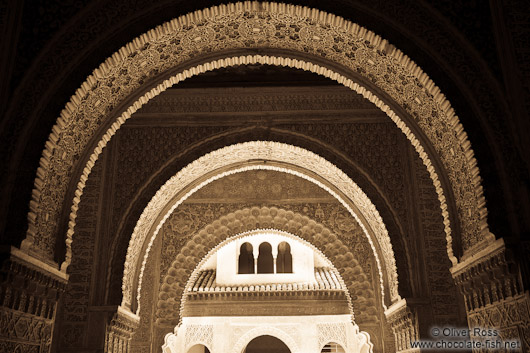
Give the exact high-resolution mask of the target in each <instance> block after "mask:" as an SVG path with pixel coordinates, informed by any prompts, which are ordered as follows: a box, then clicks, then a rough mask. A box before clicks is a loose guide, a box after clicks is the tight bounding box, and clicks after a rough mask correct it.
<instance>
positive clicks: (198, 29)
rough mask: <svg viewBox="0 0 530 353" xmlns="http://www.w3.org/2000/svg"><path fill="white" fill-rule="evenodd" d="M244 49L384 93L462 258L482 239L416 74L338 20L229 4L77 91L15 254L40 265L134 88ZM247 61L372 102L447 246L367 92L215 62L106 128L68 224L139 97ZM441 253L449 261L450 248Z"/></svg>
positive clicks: (462, 137)
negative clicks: (92, 143)
mask: <svg viewBox="0 0 530 353" xmlns="http://www.w3.org/2000/svg"><path fill="white" fill-rule="evenodd" d="M250 29H252V30H250ZM248 47H254V48H258V47H269V48H278V49H282V48H286V49H289V50H292V51H295V52H300V53H308V54H310V55H315V56H320V57H325V58H326V59H327V60H330V61H332V62H335V63H337V64H339V65H343V66H345V67H347V68H349V69H351V70H353V71H355V72H357V73H358V74H359V75H361V76H363V77H365V78H367V79H368V80H370V81H371V82H372V83H373V84H374V85H376V86H377V87H379V89H381V90H383V91H385V92H386V93H387V94H388V95H389V96H390V97H392V99H393V100H395V101H396V102H397V103H398V104H400V105H401V106H402V107H403V108H404V109H405V110H406V111H407V112H408V113H409V114H410V115H411V116H412V117H413V118H414V119H415V121H416V123H417V124H418V126H419V127H420V128H421V129H422V130H423V132H424V133H425V135H426V136H427V137H428V139H429V140H430V143H431V144H432V145H433V146H434V148H435V150H436V153H437V154H438V155H439V156H440V158H441V160H442V162H443V164H444V167H445V169H446V172H447V173H448V177H449V180H450V183H451V187H452V191H453V193H454V195H455V199H456V204H457V210H458V213H459V218H460V222H461V229H462V234H465V238H464V239H463V246H464V249H470V248H471V247H473V245H475V244H477V243H479V242H480V241H482V240H483V239H484V237H487V236H488V235H487V234H488V232H487V225H486V223H485V217H486V209H485V207H484V202H483V197H482V189H481V186H480V179H479V178H478V177H477V176H478V169H477V168H476V163H475V160H474V157H473V153H472V151H471V149H470V146H469V143H468V142H467V137H466V134H465V133H464V132H463V129H462V127H461V125H460V124H459V122H458V119H457V117H456V116H455V115H454V112H453V111H452V109H451V107H450V105H449V104H448V102H447V101H446V100H445V98H444V96H443V95H442V94H441V93H440V91H439V90H438V88H437V87H436V86H435V85H434V84H433V83H432V81H431V80H430V79H429V78H428V77H427V75H425V74H424V73H423V72H422V71H421V69H419V68H418V67H417V66H416V65H415V64H414V63H412V62H411V60H410V59H409V58H407V57H406V56H404V55H403V54H402V53H401V52H400V51H399V50H397V49H395V48H394V47H392V46H391V45H390V44H388V43H387V42H386V41H384V40H381V38H380V37H378V36H376V35H374V34H373V33H371V32H369V31H366V30H364V29H363V28H360V27H359V26H357V25H355V24H352V23H350V22H348V21H345V20H343V19H341V18H338V17H334V16H331V15H327V14H324V13H321V12H319V11H311V10H310V9H307V8H301V7H297V6H290V5H284V4H275V3H245V4H243V3H238V4H229V5H226V6H225V5H223V6H220V7H216V8H212V9H210V10H206V11H202V12H197V13H195V14H194V15H191V16H185V17H182V18H179V19H177V20H174V21H171V22H168V23H166V24H164V25H162V26H160V27H159V28H157V29H156V30H153V31H151V32H150V35H143V36H142V37H141V38H140V39H139V40H136V41H134V42H132V43H130V44H129V45H128V46H126V47H123V48H122V49H121V50H120V51H119V52H117V53H115V54H114V55H113V57H112V58H109V60H107V62H105V63H104V64H102V65H101V66H100V68H98V69H96V70H95V71H94V74H93V75H91V76H90V77H89V78H88V80H87V81H86V82H85V83H84V84H83V85H82V87H80V89H79V90H78V91H77V92H76V95H75V96H74V97H72V101H71V102H70V103H68V105H67V107H66V109H65V110H64V111H63V112H62V114H61V117H60V118H59V119H58V120H57V124H56V126H55V127H54V129H53V132H52V134H51V135H50V139H49V141H48V143H47V145H46V150H45V151H44V153H43V157H42V159H41V167H40V168H39V170H38V177H37V180H36V182H35V190H34V193H33V201H32V203H31V210H30V213H29V216H28V218H29V229H28V233H27V238H26V240H25V241H24V242H23V245H22V247H23V249H25V250H26V251H31V252H34V253H36V254H38V256H40V257H42V258H46V259H52V258H53V245H54V244H55V240H54V239H55V236H56V234H57V219H58V215H59V212H60V210H59V209H58V205H62V204H63V202H62V200H63V199H64V195H65V192H66V187H67V185H68V184H69V183H68V181H69V178H70V176H71V174H72V168H73V165H74V164H75V162H76V161H77V158H78V156H80V155H81V154H82V153H81V152H82V151H83V150H84V149H85V148H86V146H87V143H88V141H89V140H90V138H91V137H92V136H93V135H94V133H95V131H96V130H97V128H98V127H99V126H100V125H101V124H102V123H103V121H105V120H106V119H107V116H108V114H109V112H110V111H112V109H113V108H114V107H116V106H117V105H118V103H119V102H121V101H123V100H124V99H125V97H127V96H128V95H129V94H131V93H132V92H133V91H134V90H136V89H138V88H139V87H140V85H141V84H142V83H143V82H145V80H147V79H148V78H150V77H153V76H154V75H157V74H158V73H161V72H163V71H165V70H167V69H169V68H170V67H172V66H174V65H177V64H179V63H184V62H185V61H186V60H188V59H190V58H192V57H194V58H196V57H198V56H200V55H201V54H206V53H212V52H217V51H220V50H224V49H229V48H248ZM251 61H254V62H262V63H271V64H277V65H278V64H282V65H294V66H296V65H301V67H305V68H306V69H309V70H313V71H314V72H317V73H321V74H327V75H329V77H331V78H334V79H338V80H339V81H340V82H341V83H343V84H345V85H347V86H349V87H352V88H353V89H355V90H357V91H358V92H359V93H361V94H363V95H364V96H366V97H367V98H369V99H370V100H372V101H374V102H376V104H377V105H378V106H379V107H381V109H383V110H384V111H385V112H387V114H389V116H390V117H391V118H392V119H393V120H394V121H395V122H396V123H397V124H398V126H399V127H400V128H401V129H402V130H403V131H404V132H405V134H406V135H407V136H408V137H409V139H411V142H412V143H413V145H414V146H415V147H416V148H417V150H418V152H419V153H420V156H421V157H422V159H423V161H424V163H425V164H426V165H427V166H428V168H429V171H430V174H431V178H432V179H433V181H434V183H435V185H436V187H437V192H438V196H439V198H440V201H441V202H442V211H443V213H444V217H445V218H446V219H445V223H446V229H445V231H446V233H447V239H448V243H450V240H451V237H450V226H449V222H448V215H447V210H446V209H445V207H444V205H445V197H444V195H443V192H442V189H441V187H440V186H439V181H438V177H437V175H436V172H435V171H434V168H433V167H432V165H431V163H430V160H429V158H428V156H427V155H426V153H425V152H424V149H423V147H422V146H421V145H420V142H419V141H418V139H417V138H416V137H415V136H414V135H413V134H412V133H411V131H410V129H409V128H408V127H407V126H405V124H404V123H403V122H402V121H401V120H400V119H399V118H398V117H397V116H396V115H395V113H393V112H392V111H390V110H389V108H388V107H387V106H386V105H384V104H383V103H381V102H380V101H378V100H377V98H376V97H375V96H374V95H373V94H372V93H370V92H368V91H366V89H364V88H362V87H360V86H359V85H357V84H354V83H352V82H351V81H348V79H346V78H344V77H340V76H339V75H337V74H336V73H330V72H329V73H328V71H329V70H328V71H326V70H325V69H323V68H318V67H317V66H315V65H312V64H308V63H305V64H304V63H302V62H301V61H296V60H294V61H293V60H291V59H289V61H286V60H285V59H281V60H280V59H272V58H269V59H266V58H265V57H261V58H257V57H256V58H254V59H252V58H251V59H248V58H247V59H245V58H239V59H234V60H228V61H223V62H221V61H219V62H217V63H214V64H213V65H207V66H206V67H201V68H198V69H196V70H191V71H189V72H186V73H185V74H183V75H180V76H179V77H178V78H176V79H172V80H168V81H167V82H166V83H164V84H163V85H162V86H160V87H157V88H156V89H154V91H153V92H151V93H149V94H147V95H146V96H144V97H142V98H141V99H140V101H138V102H136V103H135V104H134V105H133V106H132V107H130V108H129V109H128V110H127V112H126V113H125V114H124V115H123V116H121V117H120V118H118V120H117V121H116V122H115V123H114V124H113V125H112V127H111V129H110V130H109V131H108V133H107V135H106V136H105V137H104V139H103V140H101V141H100V143H99V144H98V147H97V148H96V150H95V151H94V154H93V155H92V157H91V159H90V161H89V162H88V164H87V166H86V168H85V170H84V174H83V176H82V177H81V179H80V181H79V184H78V191H77V192H76V195H78V196H77V197H76V199H75V200H74V205H73V206H72V213H71V223H73V224H75V219H76V209H77V203H78V202H79V197H80V195H81V194H82V192H83V188H84V183H85V181H86V178H87V177H88V174H89V173H90V170H91V168H92V166H93V164H94V162H95V160H96V159H97V157H98V155H99V153H101V149H102V148H104V146H105V144H106V142H107V141H108V140H109V139H110V137H111V136H112V135H113V134H114V133H115V131H116V130H117V129H118V128H119V126H120V125H121V124H122V123H123V122H124V121H125V120H126V119H127V118H128V117H129V116H130V114H131V113H132V112H134V111H135V110H137V109H138V108H139V107H140V106H141V105H142V104H144V103H145V102H146V101H147V100H148V99H149V98H152V96H154V95H156V94H158V93H159V92H160V91H161V90H163V89H165V88H166V87H168V86H169V85H171V84H174V83H176V82H178V81H179V80H182V79H184V78H185V77H186V76H190V75H193V74H196V73H198V72H201V70H202V71H204V70H205V69H207V70H210V69H214V68H216V67H220V66H226V65H234V64H239V63H245V62H246V63H250V62H251ZM304 65H305V66H304ZM164 85H165V86H164ZM72 236H73V226H72V228H70V229H69V231H68V235H67V237H68V240H67V249H68V250H67V261H66V263H65V265H66V266H67V265H68V263H69V261H70V257H71V255H70V253H69V251H70V250H69V243H70V241H71V237H72ZM449 245H450V244H449ZM448 251H449V253H450V255H451V252H450V246H449V247H448Z"/></svg>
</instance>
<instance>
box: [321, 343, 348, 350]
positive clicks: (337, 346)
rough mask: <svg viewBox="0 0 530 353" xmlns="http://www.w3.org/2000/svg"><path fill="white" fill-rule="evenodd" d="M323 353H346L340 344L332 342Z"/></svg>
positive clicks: (324, 348) (325, 347)
mask: <svg viewBox="0 0 530 353" xmlns="http://www.w3.org/2000/svg"><path fill="white" fill-rule="evenodd" d="M321 353H345V352H344V348H342V346H341V345H340V344H338V343H335V342H330V343H328V344H326V345H325V346H324V347H323V348H322V351H321Z"/></svg>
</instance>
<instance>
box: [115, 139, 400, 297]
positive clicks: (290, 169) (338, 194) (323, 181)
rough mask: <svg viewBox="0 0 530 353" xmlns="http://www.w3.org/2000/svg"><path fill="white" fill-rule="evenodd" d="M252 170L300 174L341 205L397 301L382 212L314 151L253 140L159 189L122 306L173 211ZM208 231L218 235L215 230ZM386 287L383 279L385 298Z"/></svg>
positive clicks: (137, 237)
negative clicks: (219, 183) (211, 186)
mask: <svg viewBox="0 0 530 353" xmlns="http://www.w3.org/2000/svg"><path fill="white" fill-rule="evenodd" d="M249 161H250V162H249ZM275 164H276V165H275ZM251 169H269V170H277V171H283V172H286V173H290V174H294V175H297V176H299V177H301V178H304V179H306V180H308V181H311V182H313V183H315V184H317V185H318V186H320V187H321V188H323V189H324V190H326V191H328V192H329V193H330V194H331V195H333V196H334V197H335V198H336V199H337V200H338V201H340V202H341V203H342V205H343V206H344V207H345V208H346V209H347V210H348V212H349V213H350V214H351V215H352V216H353V217H354V218H355V219H356V220H357V222H358V223H359V225H360V226H361V228H362V229H363V231H364V233H365V234H366V235H367V238H368V241H369V243H370V245H371V247H372V251H373V253H374V256H375V259H376V263H377V266H378V270H379V271H380V273H381V274H382V277H386V281H388V282H387V283H388V289H389V292H390V293H389V294H390V295H389V297H390V300H391V301H392V302H394V301H396V300H398V299H399V298H400V297H399V293H398V280H397V269H396V264H395V257H394V252H393V250H392V244H391V241H390V238H389V236H388V233H387V231H386V227H385V225H384V223H383V221H382V219H381V217H380V216H379V213H378V211H377V210H376V208H375V206H374V205H373V204H372V202H371V201H370V200H369V199H368V197H367V196H366V194H364V192H363V191H362V190H361V189H360V188H359V187H358V186H357V185H356V184H355V183H354V182H353V181H352V180H351V179H350V178H349V177H348V176H347V175H345V174H344V173H343V172H342V171H340V170H339V169H338V168H337V167H335V166H334V165H333V164H331V163H329V162H327V161H326V160H324V159H323V158H321V157H319V156H317V155H315V154H314V153H312V152H309V151H307V150H304V149H301V148H298V147H294V146H290V145H286V144H281V143H277V142H270V141H268V142H267V141H254V142H247V143H241V144H237V145H232V146H229V147H225V148H222V149H219V150H216V151H214V152H211V153H209V154H207V155H205V156H203V157H201V158H199V159H197V160H196V161H195V162H193V163H191V164H190V165H188V166H187V167H185V168H184V169H182V170H181V171H180V172H179V173H177V174H176V175H175V176H173V177H172V178H171V179H169V180H168V181H167V182H166V183H165V184H164V186H162V188H160V189H159V190H158V192H157V193H156V195H155V196H154V197H153V198H152V199H151V201H150V202H149V204H148V205H147V207H146V208H145V209H144V212H143V213H142V215H141V216H140V219H139V221H138V223H137V225H136V227H135V230H134V232H133V235H132V237H131V241H130V243H129V248H128V252H127V258H126V261H125V266H124V275H123V287H122V290H123V301H122V305H124V306H126V307H130V306H131V304H134V302H133V301H134V296H135V293H137V291H136V288H135V283H137V281H138V280H141V278H142V275H143V269H144V267H145V264H146V262H147V257H148V255H149V251H150V248H151V246H152V244H153V242H154V240H155V238H156V237H157V235H158V233H159V230H160V229H161V227H162V225H163V223H164V222H165V220H166V219H167V218H168V217H169V215H170V214H171V213H172V212H173V210H175V209H176V208H177V207H178V205H180V204H181V203H182V202H183V201H184V200H185V199H186V198H187V197H189V196H190V195H191V194H193V192H195V191H196V190H198V189H200V188H201V187H203V186H204V185H206V184H208V183H210V182H212V181H214V180H216V179H219V178H221V177H224V176H227V175H230V174H233V173H236V172H240V171H245V170H251ZM317 178H318V179H317ZM332 188H333V189H332ZM207 231H209V232H210V233H213V230H212V229H210V230H208V229H207ZM379 251H380V252H381V254H382V257H383V261H382V262H381V261H380V259H379V255H378V254H379ZM142 257H143V261H142V260H141V258H142ZM384 282H385V280H383V278H381V289H382V291H383V292H382V293H383V294H384V287H383V283H384ZM383 302H384V301H383Z"/></svg>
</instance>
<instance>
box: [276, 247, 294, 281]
mask: <svg viewBox="0 0 530 353" xmlns="http://www.w3.org/2000/svg"><path fill="white" fill-rule="evenodd" d="M276 273H293V257H292V255H291V246H290V245H289V243H287V242H285V241H284V242H281V243H280V244H278V257H277V258H276Z"/></svg>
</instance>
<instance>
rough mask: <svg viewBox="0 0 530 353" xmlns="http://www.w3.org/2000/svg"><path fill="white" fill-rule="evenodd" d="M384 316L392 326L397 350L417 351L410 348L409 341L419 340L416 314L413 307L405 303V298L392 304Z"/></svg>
mask: <svg viewBox="0 0 530 353" xmlns="http://www.w3.org/2000/svg"><path fill="white" fill-rule="evenodd" d="M385 316H386V319H387V321H388V323H389V324H390V326H391V327H392V331H393V332H394V337H395V339H396V351H397V352H404V351H406V352H419V349H418V350H415V349H412V348H411V341H418V340H419V337H420V335H419V326H418V314H417V313H416V310H414V308H411V307H410V306H409V305H408V304H407V300H406V299H401V300H399V301H397V302H396V303H394V304H392V306H390V307H389V308H388V309H387V310H386V311H385Z"/></svg>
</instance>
